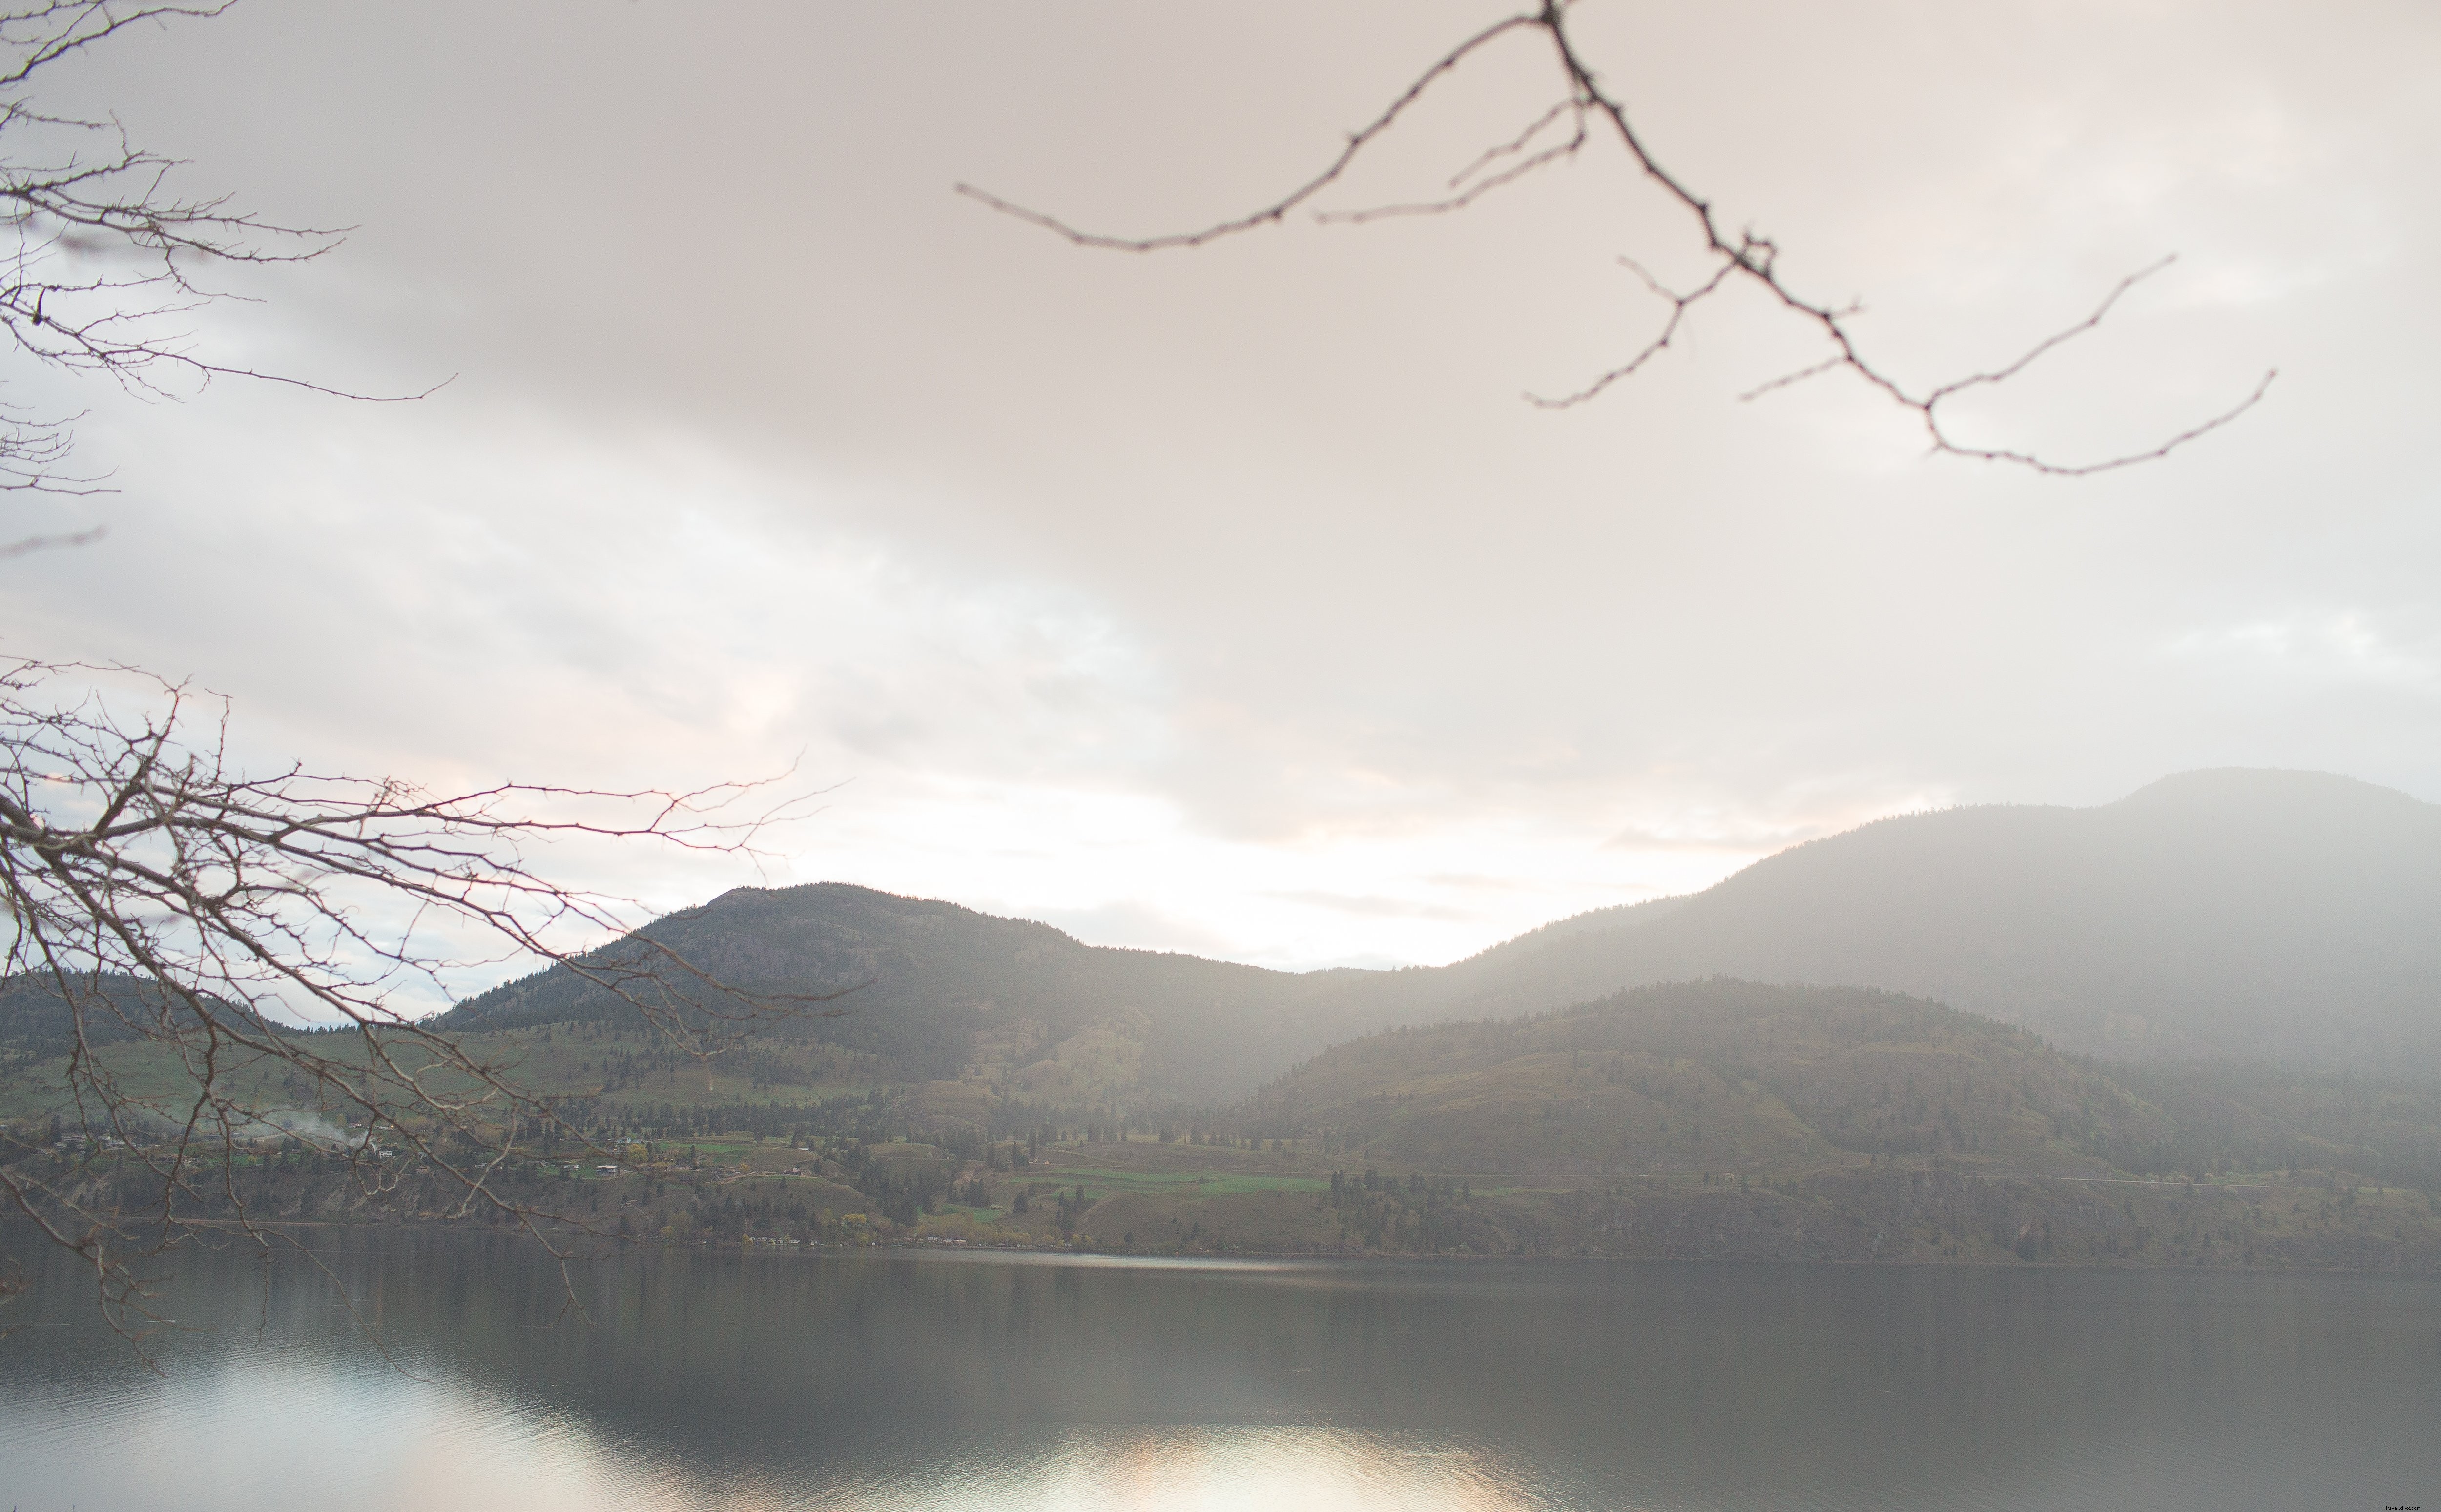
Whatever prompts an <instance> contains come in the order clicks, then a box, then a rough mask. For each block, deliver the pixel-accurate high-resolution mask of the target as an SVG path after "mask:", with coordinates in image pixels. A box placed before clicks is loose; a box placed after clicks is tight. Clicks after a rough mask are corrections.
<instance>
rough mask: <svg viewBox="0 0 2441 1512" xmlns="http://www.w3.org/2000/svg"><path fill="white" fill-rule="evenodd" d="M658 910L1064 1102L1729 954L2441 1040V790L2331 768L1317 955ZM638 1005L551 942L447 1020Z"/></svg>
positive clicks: (692, 941)
mask: <svg viewBox="0 0 2441 1512" xmlns="http://www.w3.org/2000/svg"><path fill="white" fill-rule="evenodd" d="M651 932H652V933H653V934H654V935H655V936H656V937H658V938H660V939H663V940H665V941H667V942H668V943H669V944H671V945H674V946H675V947H677V948H678V949H679V950H680V951H682V952H683V953H685V954H686V955H687V956H688V957H689V958H690V959H692V960H694V961H696V962H697V963H700V964H702V965H703V966H705V967H706V968H707V969H709V970H711V971H713V972H714V973H715V974H717V975H719V976H721V977H723V978H724V979H725V980H728V981H732V982H734V983H736V984H738V985H740V986H743V987H748V988H753V989H759V990H771V991H800V992H802V991H818V990H826V989H832V988H837V987H841V986H847V985H851V984H854V983H858V982H867V983H869V985H866V986H864V987H862V988H861V989H859V991H858V992H857V993H856V994H855V996H854V997H853V998H852V999H848V1005H849V1006H851V1007H852V1008H853V1009H854V1012H853V1013H851V1014H850V1015H849V1016H847V1017H841V1018H836V1019H815V1020H809V1021H806V1022H805V1023H802V1024H799V1025H796V1026H792V1028H791V1029H790V1030H789V1031H788V1033H789V1034H792V1035H797V1036H799V1037H801V1038H803V1039H805V1040H809V1041H813V1042H818V1043H822V1044H825V1045H831V1046H836V1047H838V1048H839V1049H841V1051H843V1052H851V1053H854V1054H856V1055H858V1056H859V1057H862V1058H863V1064H864V1066H865V1069H866V1072H867V1073H868V1074H869V1075H870V1076H873V1077H889V1076H895V1077H899V1078H903V1079H910V1080H935V1081H966V1082H969V1083H972V1084H975V1085H978V1086H983V1087H988V1088H990V1089H994V1090H996V1091H997V1092H999V1093H1002V1094H1004V1095H1008V1096H1013V1097H1019V1098H1022V1099H1024V1100H1027V1101H1030V1102H1035V1103H1040V1104H1043V1105H1046V1106H1052V1107H1080V1108H1081V1107H1104V1108H1112V1107H1151V1106H1168V1105H1175V1104H1178V1103H1200V1102H1214V1101H1225V1100H1228V1099H1231V1098H1235V1097H1237V1096H1239V1095H1241V1094H1242V1093H1243V1092H1245V1091H1246V1090H1248V1089H1252V1088H1253V1087H1255V1086H1257V1085H1258V1084H1260V1083H1262V1082H1264V1081H1265V1080H1267V1079H1269V1078H1271V1077H1274V1076H1276V1075H1277V1074H1279V1073H1280V1072H1281V1071H1284V1070H1286V1069H1287V1068H1288V1067H1290V1066H1291V1065H1293V1064H1295V1063H1297V1062H1299V1061H1301V1060H1303V1059H1305V1058H1306V1057H1308V1056H1310V1055H1312V1054H1314V1053H1317V1052H1319V1051H1321V1050H1322V1049H1323V1048H1324V1047H1326V1046H1328V1045H1330V1044H1332V1043H1335V1042H1337V1041H1340V1040H1343V1039H1347V1038H1349V1037H1351V1036H1354V1035H1360V1034H1364V1033H1367V1032H1370V1031H1372V1030H1376V1029H1380V1028H1382V1027H1383V1026H1385V1025H1401V1024H1408V1025H1412V1024H1427V1023H1437V1022H1444V1021H1449V1020H1454V1019H1482V1018H1495V1017H1515V1016H1518V1015H1527V1014H1536V1013H1546V1012H1550V1011H1552V1010H1556V1009H1559V1008H1563V1007H1566V1006H1568V1005H1570V1004H1573V1003H1580V1002H1585V1001H1589V1000H1592V999H1600V998H1602V997H1605V996H1608V995H1610V994H1613V993H1616V992H1618V991H1619V990H1621V989H1623V988H1629V987H1636V986H1642V985H1649V984H1652V983H1655V982H1663V981H1691V980H1696V979H1700V978H1704V977H1709V976H1727V977H1737V978H1742V979H1746V980H1751V981H1767V982H1787V983H1794V982H1806V983H1815V984H1824V985H1847V986H1861V987H1873V988H1879V989H1883V990H1885V991H1890V992H1897V993H1904V994H1908V995H1911V996H1915V997H1920V998H1928V999H1938V1000H1940V1001H1942V1002H1944V1003H1947V1004H1949V1005H1950V1006H1952V1007H1956V1008H1960V1009H1963V1010H1967V1011H1970V1012H1973V1013H1976V1014H1980V1015H1982V1016H1984V1017H1991V1018H1995V1019H1998V1020H2001V1021H2003V1022H2007V1023H2013V1024H2018V1025H2023V1026H2025V1027H2026V1028H2029V1029H2031V1030H2033V1031H2034V1032H2035V1033H2037V1034H2039V1035H2043V1036H2045V1037H2046V1038H2047V1039H2049V1040H2051V1041H2052V1043H2053V1044H2055V1045H2058V1046H2060V1047H2061V1048H2064V1049H2068V1050H2071V1051H2076V1052H2081V1053H2088V1054H2094V1055H2099V1056H2104V1057H2107V1058H2110V1059H2114V1060H2162V1061H2178V1060H2185V1059H2194V1058H2197V1057H2239V1058H2251V1059H2258V1060H2271V1061H2281V1062H2287V1063H2290V1064H2293V1065H2298V1066H2302V1067H2321V1068H2333V1069H2348V1068H2353V1069H2358V1070H2367V1071H2375V1070H2378V1071H2382V1072H2383V1073H2385V1074H2388V1075H2393V1076H2398V1075H2406V1076H2411V1077H2412V1076H2417V1075H2431V1074H2434V1073H2436V1072H2441V807H2436V806H2434V805H2432V804H2428V803H2424V802H2420V801H2417V800H2415V799H2413V798H2410V797H2408V796H2407V795H2405V794H2401V793H2396V792H2392V791H2390V790H2388V789H2384V788H2379V787H2375V786H2372V785H2370V784H2367V783H2358V782H2354V781H2351V780H2349V779H2346V778H2342V777H2331V776H2325V775H2320V774H2314V773H2298V772H2263V771H2209V772H2191V773H2187V774H2185V775H2182V776H2179V777H2172V778H2167V779H2164V780H2162V781H2161V782H2159V783H2153V784H2152V785H2150V786H2148V787H2146V788H2144V789H2143V790H2141V791H2139V792H2137V793H2136V794H2134V795H2132V796H2130V797H2128V798H2126V799H2124V800H2122V801H2118V802H2115V803H2109V804H2105V805H2102V806H2100V807H2095V808H2084V809H2078V808H2060V807H2036V806H2007V805H1996V806H1987V807H1977V808H1962V809H1952V810H1947V811H1944V812H1939V813H1929V814H1920V815H1910V816H1907V817H1904V818H1899V819H1884V820H1881V821H1879V822H1877V823H1872V824H1868V825H1865V826H1863V827H1862V828H1859V829H1856V830H1853V831H1850V832H1848V833H1846V834H1843V835H1839V836H1835V837H1830V838H1827V839H1822V840H1817V841H1814V842H1812V843H1810V844H1806V845H1801V846H1798V847H1796V848H1794V849H1792V850H1789V851H1785V852H1782V853H1781V854H1780V855H1774V856H1772V857H1770V858H1768V859H1766V860H1763V861H1761V862H1758V863H1756V864H1755V865H1753V866H1750V867H1748V868H1746V869H1745V871H1742V872H1740V873H1737V874H1736V875H1734V876H1732V877H1730V878H1728V879H1727V881H1724V882H1722V883H1720V884H1719V885H1717V886H1715V887H1713V888H1710V889H1709V890H1707V891H1703V892H1700V893H1696V894H1693V895H1691V896H1688V897H1683V898H1671V899H1663V900H1658V901H1655V902H1651V903H1644V904H1638V905H1634V906H1631V907H1626V908H1621V909H1605V910H1601V911H1599V912H1595V913H1590V914H1584V915H1581V916H1579V917H1576V918H1573V919H1568V920H1564V921H1561V922H1560V923H1558V924H1554V925H1551V926H1548V927H1544V928H1542V929H1537V930H1535V931H1532V932H1531V933H1528V934H1526V935H1523V936H1520V937H1519V938H1517V939H1515V940H1512V941H1510V942H1508V943H1507V944H1504V945H1497V946H1494V947H1492V949H1490V950H1486V951H1484V952H1482V953H1481V954H1479V955H1476V956H1474V957H1472V958H1470V959H1468V960H1465V961H1461V962H1458V963H1455V964H1453V965H1449V966H1445V967H1437V968H1423V969H1408V970H1402V971H1391V972H1382V971H1351V970H1338V971H1328V972H1316V973H1310V974H1303V975H1299V974H1294V973H1287V972H1277V971H1267V970H1262V969H1260V968H1257V967H1253V966H1245V965H1236V964H1230V963H1222V962H1214V961H1205V960H1201V959H1198V958H1196V957H1192V956H1185V955H1172V954H1163V953H1158V952H1151V951H1142V950H1118V949H1109V948H1104V947H1097V946H1092V945H1083V944H1080V943H1079V942H1077V941H1076V940H1075V939H1073V938H1071V937H1070V936H1068V935H1066V934H1063V933H1061V932H1060V931H1058V930H1057V929H1054V928H1052V927H1049V926H1046V925H1040V924H1031V923H1026V922H1023V921H1019V920H1010V919H999V918H993V917H991V916H989V915H986V914H982V913H977V912H975V911H973V910H971V909H963V908H960V907H958V906H956V905H954V904H949V903H942V902H935V901H929V900H921V899H912V898H900V897H895V896H892V895H890V894H887V893H881V892H876V891H870V890H867V889H863V888H857V887H851V886H847V885H844V884H838V883H823V884H817V885H813V886H808V887H798V888H788V889H781V890H764V889H739V890H737V891H732V892H729V893H725V894H723V895H722V896H720V897H719V898H716V899H714V900H713V901H712V902H711V903H709V904H706V905H704V906H703V907H701V908H698V909H689V910H686V911H684V912H681V913H678V914H674V915H671V916H670V917H669V918H667V919H664V920H661V921H660V922H659V923H657V924H655V925H654V926H652V927H651ZM616 1013H617V1005H616V1004H615V1003H612V1002H610V1001H609V1000H607V999H605V998H604V997H603V996H602V995H600V994H598V993H593V992H590V991H588V989H586V988H585V987H584V986H583V984H582V983H580V982H578V981H575V979H573V978H572V977H570V976H569V975H568V974H567V973H564V972H548V973H543V974H541V975H538V976H535V977H532V978H528V979H526V980H525V981H518V982H513V983H510V984H508V985H506V986H503V987H501V988H498V989H497V990H495V991H493V992H490V993H486V994H484V995H483V996H481V997H479V998H476V999H470V1000H469V1001H467V1002H465V1003H463V1004H461V1005H460V1006H459V1007H458V1008H457V1009H455V1010H453V1011H452V1015H451V1017H450V1020H449V1021H450V1022H451V1023H452V1024H453V1025H456V1026H459V1027H463V1028H468V1029H473V1028H478V1027H500V1028H513V1027H532V1026H535V1025H540V1024H546V1023H551V1022H562V1021H585V1020H588V1019H591V1018H597V1017H603V1016H606V1015H609V1016H614V1017H615V1015H616Z"/></svg>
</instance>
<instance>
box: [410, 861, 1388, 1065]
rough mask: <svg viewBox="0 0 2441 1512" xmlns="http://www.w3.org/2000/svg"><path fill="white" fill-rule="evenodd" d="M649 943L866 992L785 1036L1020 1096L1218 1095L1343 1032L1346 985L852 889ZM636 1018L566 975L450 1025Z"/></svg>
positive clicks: (552, 975) (692, 925)
mask: <svg viewBox="0 0 2441 1512" xmlns="http://www.w3.org/2000/svg"><path fill="white" fill-rule="evenodd" d="M648 932H649V933H650V934H651V935H652V936H653V937H655V938H656V939H659V940H660V941H662V942H663V943H665V944H667V945H670V946H671V947H672V948H673V949H675V950H677V951H678V953H679V954H680V955H682V956H684V957H685V958H686V959H687V960H688V961H689V962H691V963H694V964H695V965H696V966H698V967H700V968H702V969H703V970H705V971H707V972H709V973H711V974H712V975H713V976H714V977H715V978H717V979H719V980H720V981H724V982H727V983H729V984H730V985H732V986H734V987H737V988H739V989H741V990H745V991H761V992H775V993H802V992H823V991H830V990H836V989H839V988H842V987H851V986H853V987H856V988H857V990H856V991H855V992H854V993H852V994H851V995H850V996H848V997H847V998H845V999H841V1003H840V1006H841V1007H842V1008H845V1009H847V1010H848V1012H847V1013H846V1014H845V1015H843V1016H842V1017H807V1018H803V1019H799V1020H796V1021H794V1022H793V1023H791V1024H789V1025H787V1026H785V1028H784V1029H783V1030H782V1031H781V1032H780V1033H781V1034H782V1035H783V1036H784V1037H789V1036H793V1037H799V1038H812V1039H817V1040H820V1041H822V1042H824V1043H826V1044H831V1045H836V1046H840V1047H842V1048H843V1049H846V1050H849V1051H853V1052H856V1053H859V1054H863V1055H867V1056H870V1057H873V1059H874V1060H875V1061H877V1063H878V1065H877V1068H876V1070H877V1072H878V1073H879V1074H880V1075H882V1076H884V1077H891V1078H899V1079H912V1080H952V1079H958V1078H960V1077H961V1076H965V1077H967V1079H981V1080H985V1081H988V1082H992V1083H995V1084H1006V1083H1007V1082H1008V1079H1009V1077H1010V1076H1011V1075H1012V1074H1013V1073H1016V1072H1020V1071H1024V1070H1025V1069H1026V1068H1028V1067H1032V1066H1038V1065H1039V1066H1040V1067H1042V1068H1043V1069H1042V1070H1040V1071H1037V1072H1036V1073H1035V1075H1034V1076H1033V1077H1032V1078H1031V1080H1030V1082H1027V1083H1023V1084H1021V1085H1022V1086H1023V1087H1031V1088H1033V1089H1034V1090H1035V1092H1036V1093H1037V1095H1039V1096H1040V1098H1042V1099H1043V1100H1046V1101H1050V1102H1061V1101H1068V1100H1074V1101H1078V1102H1084V1101H1090V1102H1093V1103H1094V1104H1096V1105H1098V1104H1101V1103H1104V1102H1107V1101H1109V1100H1110V1099H1112V1098H1113V1097H1130V1098H1133V1097H1160V1098H1180V1099H1186V1100H1189V1101H1193V1100H1200V1099H1217V1098H1223V1097H1236V1096H1239V1095H1241V1094H1242V1093H1243V1092H1244V1091H1245V1090H1246V1089H1248V1088H1251V1087H1253V1086H1254V1085H1255V1084H1257V1082H1260V1081H1261V1080H1263V1079H1264V1078H1266V1077H1268V1076H1272V1075H1275V1074H1277V1072H1278V1071H1280V1070H1281V1069H1282V1068H1284V1067H1286V1066H1287V1065H1289V1064H1291V1063H1292V1062H1293V1061H1295V1060H1297V1059H1300V1058H1302V1057H1303V1056H1305V1055H1309V1054H1311V1053H1313V1052H1315V1051H1317V1050H1320V1049H1321V1048H1322V1047H1323V1046H1324V1045H1326V1044H1328V1043H1329V1040H1330V1038H1332V1037H1334V1036H1333V1035H1331V1034H1330V1033H1329V1027H1328V1026H1326V1025H1323V1024H1318V1023H1316V1022H1314V1021H1312V1020H1311V1017H1310V1016H1309V1015H1307V1014H1306V1013H1304V1012H1302V1011H1301V1010H1303V1009H1305V1008H1307V1007H1308V1006H1310V1005H1311V1002H1312V1001H1313V999H1315V997H1316V996H1317V994H1320V993H1323V992H1326V991H1328V990H1329V988H1330V987H1331V986H1332V985H1333V984H1334V983H1335V981H1336V980H1337V977H1338V976H1339V975H1340V974H1338V973H1330V972H1323V973H1314V974H1309V975H1302V976H1300V975H1296V974H1293V973H1289V972H1278V971H1266V970H1263V969H1261V968H1260V967H1257V966H1246V965H1237V964H1233V963H1227V962H1219V961H1206V960H1202V959H1201V958H1200V957H1196V956H1185V955H1169V954H1163V953H1159V952H1154V951H1148V950H1119V949H1111V948H1108V947H1103V946H1096V945H1082V944H1079V943H1078V942H1077V941H1076V940H1075V939H1074V938H1072V937H1071V936H1069V935H1067V934H1064V933H1062V932H1061V931H1059V930H1058V929H1055V928H1053V927H1050V926H1049V925H1045V924H1034V923H1029V922H1026V921H1024V920H1019V919H1002V918H995V917H993V916H991V915H989V914H985V913H978V912H976V911H974V910H973V909H965V908H960V907H959V906H957V905H956V904H953V903H940V902H934V901H931V900H928V899H920V898H903V897H897V896H894V895H892V894H890V893H886V892H877V891H872V890H870V889H867V888H859V887H850V886H847V885H844V884H841V883H817V884H814V885H811V886H806V887H796V888H786V889H763V888H739V889H736V890H735V891H730V892H726V893H723V894H721V896H719V897H717V898H715V899H714V900H713V901H712V902H711V903H708V904H706V905H704V906H703V907H702V908H699V909H688V910H686V911H684V912H681V913H676V914H672V915H670V916H669V917H668V918H665V919H662V920H660V921H658V922H656V923H655V924H653V925H652V926H651V927H650V928H649V931H648ZM859 984H862V985H859ZM628 1012H631V1010H625V1009H624V1006H623V1005H621V1004H619V1003H618V1002H616V1001H615V1000H613V999H610V998H608V997H607V996H606V994H603V993H601V992H599V991H598V990H595V989H591V988H589V987H588V986H587V985H586V984H585V983H584V982H582V981H579V980H578V979H577V978H576V977H574V976H573V975H571V974H570V973H568V972H565V971H556V970H554V971H549V972H544V973H540V974H537V975H535V976H533V977H528V978H526V979H524V980H523V981H515V982H511V983H509V984H507V985H506V986H503V987H499V988H496V989H495V990H493V991H491V992H488V993H485V994H483V995H482V996H480V997H478V998H473V999H468V1000H467V1001H465V1002H463V1003H461V1004H460V1005H459V1006H458V1007H456V1008H454V1009H452V1010H451V1011H450V1012H449V1014H448V1015H446V1016H445V1017H443V1019H442V1020H441V1022H442V1024H443V1026H444V1027H451V1028H459V1029H484V1028H520V1027H526V1026H531V1025H536V1024H546V1023H557V1022H568V1021H585V1020H591V1019H599V1018H605V1017H609V1018H620V1017H624V1015H625V1014H626V1013H628ZM1088 1063H1090V1069H1088ZM1088 1082H1090V1083H1091V1084H1092V1085H1091V1086H1090V1087H1087V1086H1085V1085H1083V1084H1085V1083H1088ZM1072 1084H1074V1085H1072Z"/></svg>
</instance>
